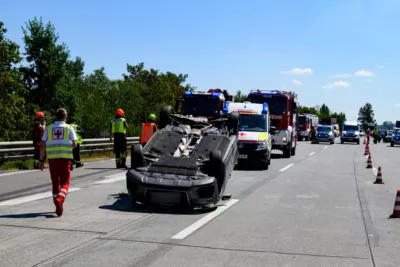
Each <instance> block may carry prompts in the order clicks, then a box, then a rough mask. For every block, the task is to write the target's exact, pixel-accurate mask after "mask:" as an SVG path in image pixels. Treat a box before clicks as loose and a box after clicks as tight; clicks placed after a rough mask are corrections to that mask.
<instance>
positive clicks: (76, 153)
mask: <svg viewBox="0 0 400 267" xmlns="http://www.w3.org/2000/svg"><path fill="white" fill-rule="evenodd" d="M72 152H73V154H74V162H75V163H76V164H79V163H81V145H80V144H78V145H77V146H76V147H75V148H74V150H73V151H72Z"/></svg>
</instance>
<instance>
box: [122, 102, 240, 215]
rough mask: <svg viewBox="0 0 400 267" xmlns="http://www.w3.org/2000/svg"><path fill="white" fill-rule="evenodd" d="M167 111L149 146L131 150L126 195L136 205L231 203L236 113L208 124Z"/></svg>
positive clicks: (201, 120) (237, 116)
mask: <svg viewBox="0 0 400 267" xmlns="http://www.w3.org/2000/svg"><path fill="white" fill-rule="evenodd" d="M167 109H169V114H168V115H165V114H160V127H162V128H160V129H159V130H158V131H157V132H156V133H155V134H154V135H153V136H152V137H151V138H150V140H149V141H148V143H147V144H146V145H145V146H144V147H142V145H140V144H135V145H133V146H132V150H131V169H130V170H129V171H128V172H127V189H128V194H129V195H130V197H131V198H132V201H133V202H134V203H136V204H143V205H151V206H152V205H162V206H175V207H176V206H179V207H187V208H191V209H202V208H212V207H215V206H216V204H217V203H218V202H219V201H220V200H221V199H225V198H229V197H228V196H226V195H224V191H225V188H226V185H227V181H228V179H229V178H230V175H231V173H232V171H233V169H234V167H235V164H236V163H237V157H238V150H237V139H238V135H237V133H238V122H239V114H234V115H232V116H230V117H229V118H219V119H216V120H213V121H208V120H207V119H206V118H200V117H190V116H183V115H180V114H171V112H170V111H171V107H168V108H167ZM165 110H166V108H164V109H163V110H162V112H161V113H163V111H165ZM164 113H165V112H164ZM167 117H168V123H167V122H166V118H167ZM162 120H164V121H162Z"/></svg>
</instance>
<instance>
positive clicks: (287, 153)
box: [283, 142, 292, 158]
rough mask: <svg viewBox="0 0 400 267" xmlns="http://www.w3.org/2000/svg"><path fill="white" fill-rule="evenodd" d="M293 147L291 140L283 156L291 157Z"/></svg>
mask: <svg viewBox="0 0 400 267" xmlns="http://www.w3.org/2000/svg"><path fill="white" fill-rule="evenodd" d="M291 147H292V143H291V142H290V143H289V144H288V146H287V147H286V148H285V149H284V150H283V156H284V157H285V158H290V157H291V152H292V151H291V150H292V149H291Z"/></svg>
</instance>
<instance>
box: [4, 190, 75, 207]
mask: <svg viewBox="0 0 400 267" xmlns="http://www.w3.org/2000/svg"><path fill="white" fill-rule="evenodd" d="M78 190H80V188H72V187H70V188H69V189H68V193H70V192H73V191H78ZM52 196H53V194H52V193H51V192H47V193H39V194H34V195H30V196H26V197H19V198H14V199H10V200H6V201H2V202H0V207H1V206H13V205H18V204H22V203H27V202H32V201H35V200H40V199H44V198H48V197H52Z"/></svg>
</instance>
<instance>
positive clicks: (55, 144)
mask: <svg viewBox="0 0 400 267" xmlns="http://www.w3.org/2000/svg"><path fill="white" fill-rule="evenodd" d="M53 127H54V124H53V125H50V126H49V127H48V128H47V142H46V154H47V158H48V159H73V158H74V157H73V153H72V141H70V140H69V125H68V124H65V126H58V125H57V127H54V128H53Z"/></svg>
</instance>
